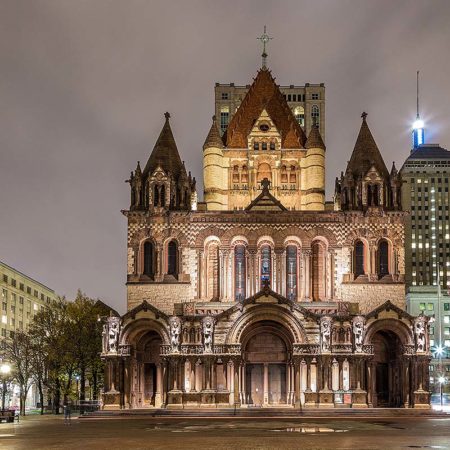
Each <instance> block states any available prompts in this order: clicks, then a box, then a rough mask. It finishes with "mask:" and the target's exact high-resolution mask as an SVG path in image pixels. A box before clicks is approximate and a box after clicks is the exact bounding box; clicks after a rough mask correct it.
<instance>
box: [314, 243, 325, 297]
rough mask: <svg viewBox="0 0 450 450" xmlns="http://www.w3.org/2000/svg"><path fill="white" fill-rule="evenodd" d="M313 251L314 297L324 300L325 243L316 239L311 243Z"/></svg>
mask: <svg viewBox="0 0 450 450" xmlns="http://www.w3.org/2000/svg"><path fill="white" fill-rule="evenodd" d="M311 252H312V264H311V269H312V292H311V294H312V299H313V300H323V299H324V298H325V276H324V273H325V272H324V269H325V245H324V243H323V242H321V241H315V242H313V244H312V245H311Z"/></svg>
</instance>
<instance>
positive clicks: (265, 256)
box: [261, 245, 272, 288]
mask: <svg viewBox="0 0 450 450" xmlns="http://www.w3.org/2000/svg"><path fill="white" fill-rule="evenodd" d="M271 254H272V252H271V248H270V246H269V245H264V246H263V247H261V288H263V287H264V284H265V283H267V282H268V283H269V286H270V282H271V278H272V256H271Z"/></svg>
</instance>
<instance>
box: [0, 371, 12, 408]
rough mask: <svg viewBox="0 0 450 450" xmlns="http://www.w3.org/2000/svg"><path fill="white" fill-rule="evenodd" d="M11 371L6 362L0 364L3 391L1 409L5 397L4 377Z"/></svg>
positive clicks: (3, 405)
mask: <svg viewBox="0 0 450 450" xmlns="http://www.w3.org/2000/svg"><path fill="white" fill-rule="evenodd" d="M10 372H11V366H10V365H9V364H7V363H3V364H2V365H1V366H0V373H1V374H2V380H3V392H2V411H4V410H5V399H6V377H7V376H8V375H9V373H10Z"/></svg>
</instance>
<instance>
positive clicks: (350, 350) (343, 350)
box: [331, 344, 353, 353]
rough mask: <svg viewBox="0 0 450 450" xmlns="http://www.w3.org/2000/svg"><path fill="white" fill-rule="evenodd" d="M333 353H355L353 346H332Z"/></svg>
mask: <svg viewBox="0 0 450 450" xmlns="http://www.w3.org/2000/svg"><path fill="white" fill-rule="evenodd" d="M331 351H332V353H353V345H352V344H331Z"/></svg>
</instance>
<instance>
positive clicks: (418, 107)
mask: <svg viewBox="0 0 450 450" xmlns="http://www.w3.org/2000/svg"><path fill="white" fill-rule="evenodd" d="M419 117H420V115H419V71H417V119H418V118H419Z"/></svg>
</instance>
